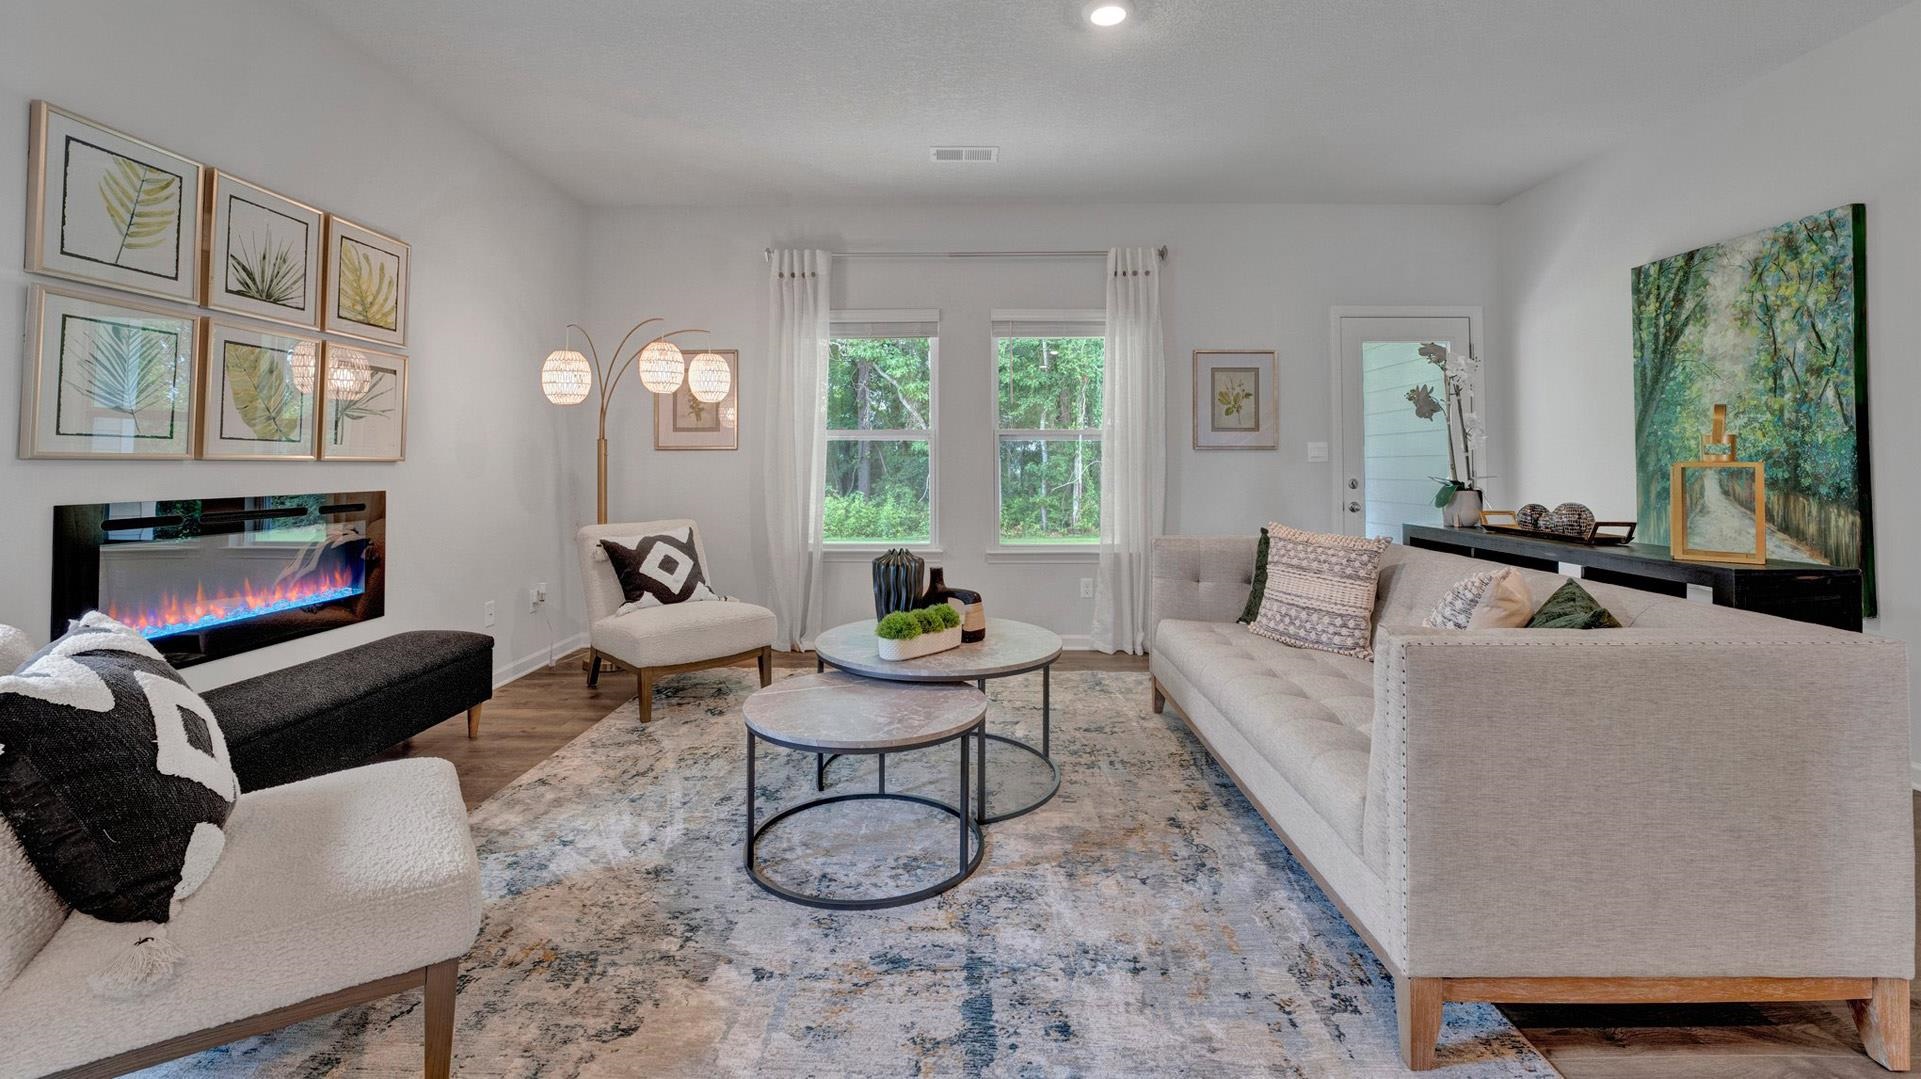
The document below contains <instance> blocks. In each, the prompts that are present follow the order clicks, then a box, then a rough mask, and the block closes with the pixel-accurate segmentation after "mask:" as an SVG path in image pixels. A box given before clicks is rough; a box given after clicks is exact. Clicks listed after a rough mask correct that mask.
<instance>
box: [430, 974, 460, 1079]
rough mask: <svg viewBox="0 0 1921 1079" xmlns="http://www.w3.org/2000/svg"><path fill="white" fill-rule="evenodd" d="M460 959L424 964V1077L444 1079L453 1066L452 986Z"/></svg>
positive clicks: (456, 976) (450, 1073)
mask: <svg viewBox="0 0 1921 1079" xmlns="http://www.w3.org/2000/svg"><path fill="white" fill-rule="evenodd" d="M459 979H460V960H458V959H449V960H447V961H446V962H444V963H435V964H434V965H433V966H431V967H428V968H427V1009H426V1020H427V1047H426V1048H427V1068H426V1075H427V1079H448V1077H449V1076H450V1075H452V1074H453V1067H454V986H455V983H457V982H458V981H459Z"/></svg>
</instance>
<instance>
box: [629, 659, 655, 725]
mask: <svg viewBox="0 0 1921 1079" xmlns="http://www.w3.org/2000/svg"><path fill="white" fill-rule="evenodd" d="M634 682H635V687H636V689H637V690H638V693H637V696H638V697H639V700H640V721H641V722H642V723H652V722H653V721H654V674H653V672H652V671H650V670H648V669H647V668H645V667H642V668H641V669H640V670H638V671H635V672H634Z"/></svg>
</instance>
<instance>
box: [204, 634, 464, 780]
mask: <svg viewBox="0 0 1921 1079" xmlns="http://www.w3.org/2000/svg"><path fill="white" fill-rule="evenodd" d="M493 674H494V639H493V638H492V637H489V636H487V635H486V634H484V633H463V632H459V631H457V630H417V631H414V632H411V633H396V634H394V635H393V636H391V637H386V638H383V639H381V640H378V641H374V642H373V643H371V644H363V645H360V646H359V647H357V648H349V649H347V650H346V651H344V652H335V653H334V654H333V655H330V656H322V657H320V658H319V659H316V660H312V661H310V662H307V663H302V664H300V665H298V666H294V667H288V668H286V669H285V670H280V671H274V672H272V673H271V674H263V675H261V676H259V677H258V678H249V679H247V680H246V681H244V682H235V683H233V684H232V685H227V686H221V687H220V688H219V689H214V690H209V691H208V692H206V693H203V694H201V697H202V698H203V699H204V700H205V701H206V702H207V704H208V706H209V707H211V708H212V709H213V714H214V718H215V719H217V720H219V722H220V729H221V731H222V733H224V734H225V735H226V737H227V751H228V753H229V755H230V756H231V757H232V760H233V770H234V774H235V775H237V776H239V777H240V787H241V789H242V790H249V791H251V790H259V789H260V788H262V787H276V786H279V785H280V784H282V783H292V782H294V781H295V780H298V779H306V778H309V777H311V776H317V775H323V774H325V773H327V772H335V771H339V770H340V769H342V768H351V767H353V766H354V765H356V764H361V763H363V762H365V761H366V760H367V759H368V758H370V757H373V756H374V755H376V754H378V753H380V752H381V751H382V750H385V749H387V748H389V747H391V746H394V745H398V744H399V743H401V742H404V741H406V740H407V739H409V738H412V737H413V736H414V735H416V734H419V733H420V732H421V731H424V730H426V729H427V728H429V727H432V726H434V725H435V724H438V723H440V722H442V721H444V720H446V719H448V718H450V717H452V716H456V715H459V714H460V713H461V712H466V713H467V737H469V738H473V737H475V736H477V735H478V734H479V733H480V705H481V702H483V701H485V700H487V699H488V698H489V697H492V696H493V692H494V690H493Z"/></svg>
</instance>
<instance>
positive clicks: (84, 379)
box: [20, 285, 200, 460]
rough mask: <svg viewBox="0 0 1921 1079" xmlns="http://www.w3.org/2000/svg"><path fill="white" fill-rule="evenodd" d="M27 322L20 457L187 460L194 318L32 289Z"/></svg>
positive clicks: (190, 448)
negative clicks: (184, 458)
mask: <svg viewBox="0 0 1921 1079" xmlns="http://www.w3.org/2000/svg"><path fill="white" fill-rule="evenodd" d="M27 319H28V326H27V354H26V362H25V363H24V364H22V365H21V369H22V371H23V373H24V384H23V385H22V387H21V392H20V412H21V415H20V456H22V457H73V458H101V457H126V458H147V459H154V460H163V459H177V458H183V457H189V456H192V452H193V417H194V358H195V356H196V355H197V352H196V349H195V344H196V341H197V339H198V336H199V331H200V319H199V318H197V317H195V316H193V315H183V314H180V313H178V312H175V311H171V310H168V309H166V308H164V307H157V306H149V305H147V304H143V303H139V302H136V301H133V300H125V299H121V298H118V297H104V296H95V295H91V294H89V293H83V292H69V291H67V290H66V289H58V288H49V287H46V286H44V285H35V286H33V287H32V288H30V289H28V291H27Z"/></svg>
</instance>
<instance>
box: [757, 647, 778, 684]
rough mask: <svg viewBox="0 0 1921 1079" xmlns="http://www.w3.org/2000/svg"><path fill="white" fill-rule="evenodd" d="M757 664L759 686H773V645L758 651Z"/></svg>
mask: <svg viewBox="0 0 1921 1079" xmlns="http://www.w3.org/2000/svg"><path fill="white" fill-rule="evenodd" d="M758 662H759V664H760V684H761V685H763V686H771V685H773V684H774V646H773V645H768V646H767V647H765V648H763V649H761V650H760V656H759V657H758Z"/></svg>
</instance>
